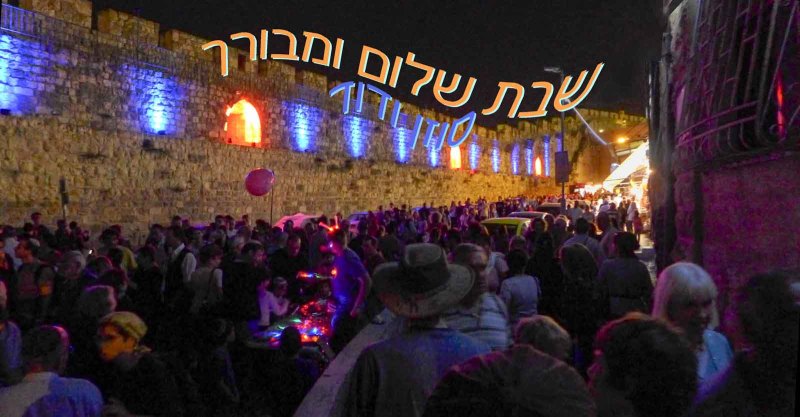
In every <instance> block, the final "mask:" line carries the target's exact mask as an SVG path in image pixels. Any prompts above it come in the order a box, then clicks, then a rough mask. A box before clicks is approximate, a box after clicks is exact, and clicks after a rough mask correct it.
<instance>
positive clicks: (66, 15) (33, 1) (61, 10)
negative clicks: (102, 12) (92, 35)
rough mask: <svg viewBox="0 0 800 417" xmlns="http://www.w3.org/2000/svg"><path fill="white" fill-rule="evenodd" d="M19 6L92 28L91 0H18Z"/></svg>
mask: <svg viewBox="0 0 800 417" xmlns="http://www.w3.org/2000/svg"><path fill="white" fill-rule="evenodd" d="M19 6H20V7H21V8H23V9H27V10H31V11H34V12H37V13H41V14H43V15H46V16H50V17H54V18H57V19H59V20H63V21H65V22H70V23H73V24H76V25H78V26H81V27H84V28H86V29H91V28H92V2H91V0H20V2H19Z"/></svg>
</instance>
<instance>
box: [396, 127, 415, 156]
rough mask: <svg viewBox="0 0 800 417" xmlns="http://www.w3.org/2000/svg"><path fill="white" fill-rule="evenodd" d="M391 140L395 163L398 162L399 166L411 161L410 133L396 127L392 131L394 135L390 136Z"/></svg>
mask: <svg viewBox="0 0 800 417" xmlns="http://www.w3.org/2000/svg"><path fill="white" fill-rule="evenodd" d="M392 140H393V142H394V146H392V148H394V158H395V161H397V162H400V163H401V164H405V163H408V161H409V160H410V159H411V143H409V141H410V140H411V131H410V130H408V129H406V128H404V127H400V126H398V127H397V128H396V129H394V134H393V136H392Z"/></svg>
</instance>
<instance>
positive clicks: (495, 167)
mask: <svg viewBox="0 0 800 417" xmlns="http://www.w3.org/2000/svg"><path fill="white" fill-rule="evenodd" d="M492 171H493V172H494V173H495V174H497V173H498V172H500V141H498V140H497V139H495V140H493V141H492Z"/></svg>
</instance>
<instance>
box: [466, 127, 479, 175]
mask: <svg viewBox="0 0 800 417" xmlns="http://www.w3.org/2000/svg"><path fill="white" fill-rule="evenodd" d="M467 152H468V156H469V168H470V169H472V170H476V169H478V163H479V162H480V160H481V145H478V136H477V135H473V136H472V143H470V144H469V148H468V151H467Z"/></svg>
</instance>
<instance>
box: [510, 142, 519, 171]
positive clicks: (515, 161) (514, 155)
mask: <svg viewBox="0 0 800 417" xmlns="http://www.w3.org/2000/svg"><path fill="white" fill-rule="evenodd" d="M511 173H512V174H514V175H519V143H515V144H514V147H512V148H511Z"/></svg>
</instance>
